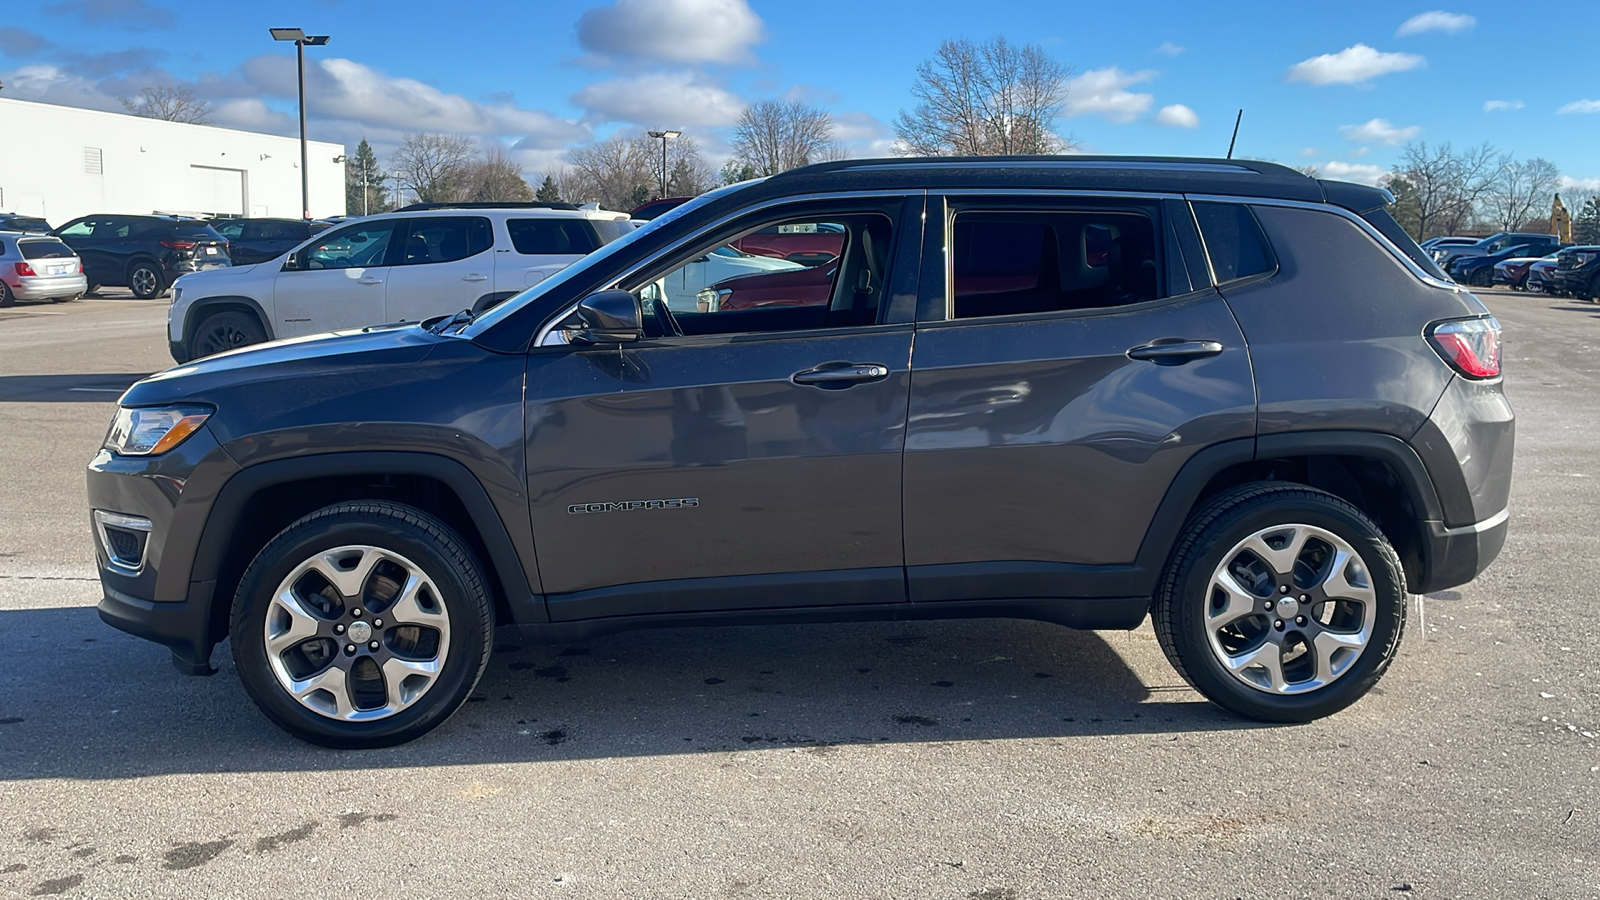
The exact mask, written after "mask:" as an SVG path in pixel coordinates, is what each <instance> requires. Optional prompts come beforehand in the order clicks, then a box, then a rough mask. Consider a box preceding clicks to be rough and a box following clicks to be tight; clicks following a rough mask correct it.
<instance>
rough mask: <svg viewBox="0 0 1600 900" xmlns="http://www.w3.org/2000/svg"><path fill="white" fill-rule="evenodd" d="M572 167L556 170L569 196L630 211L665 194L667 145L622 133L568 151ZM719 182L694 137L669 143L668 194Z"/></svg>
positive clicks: (558, 181)
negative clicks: (663, 176)
mask: <svg viewBox="0 0 1600 900" xmlns="http://www.w3.org/2000/svg"><path fill="white" fill-rule="evenodd" d="M567 155H568V157H569V158H570V159H571V160H572V168H571V169H570V170H566V171H564V172H560V173H557V174H555V176H554V177H555V181H556V185H557V189H558V190H559V191H560V193H561V197H562V199H564V200H567V201H572V202H579V203H583V202H588V201H595V202H598V203H599V204H600V205H601V206H603V207H605V208H607V209H616V210H629V209H632V208H634V207H635V206H638V205H639V204H641V203H643V202H645V201H646V200H649V199H650V198H651V197H655V196H658V195H659V194H660V193H661V144H660V143H659V142H658V141H657V140H656V139H654V138H650V137H648V136H645V135H640V136H638V137H634V138H626V137H624V136H622V135H620V134H617V135H612V136H611V137H610V138H609V139H607V140H604V141H600V142H599V143H595V144H590V145H589V146H587V147H578V148H575V149H573V150H571V151H569V152H568V154H567ZM713 184H715V175H713V173H712V171H711V168H710V167H709V166H707V165H706V163H705V160H704V159H703V158H702V157H701V156H700V145H699V144H698V143H696V142H695V140H694V138H690V137H679V138H676V139H674V140H669V141H668V142H667V193H668V194H670V195H672V196H678V197H685V196H693V195H695V194H699V193H702V192H704V191H705V190H706V189H708V188H710V187H711V186H712V185H713Z"/></svg>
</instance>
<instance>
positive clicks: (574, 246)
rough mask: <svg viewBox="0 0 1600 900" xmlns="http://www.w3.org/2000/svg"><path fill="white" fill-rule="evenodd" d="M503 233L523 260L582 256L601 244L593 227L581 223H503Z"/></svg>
mask: <svg viewBox="0 0 1600 900" xmlns="http://www.w3.org/2000/svg"><path fill="white" fill-rule="evenodd" d="M506 230H507V231H509V232H510V233H511V246H513V247H515V248H516V250H517V252H518V253H521V254H524V255H527V256H571V255H573V254H578V255H582V254H585V253H593V252H594V251H596V250H598V249H600V244H601V241H600V238H599V236H598V235H597V234H596V233H595V230H594V227H593V226H592V225H591V224H590V223H589V222H587V221H586V220H583V219H554V218H551V219H507V220H506ZM618 236H619V237H620V235H618ZM608 242H609V239H608Z"/></svg>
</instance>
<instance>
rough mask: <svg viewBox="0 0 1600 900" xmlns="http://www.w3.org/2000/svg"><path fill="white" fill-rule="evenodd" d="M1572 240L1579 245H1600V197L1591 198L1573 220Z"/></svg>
mask: <svg viewBox="0 0 1600 900" xmlns="http://www.w3.org/2000/svg"><path fill="white" fill-rule="evenodd" d="M1572 240H1573V242H1574V243H1579V244H1600V196H1595V197H1590V198H1589V199H1588V200H1587V201H1585V202H1584V204H1583V209H1581V210H1578V214H1577V215H1576V216H1574V217H1573V218H1572Z"/></svg>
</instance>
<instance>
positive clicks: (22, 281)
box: [6, 275, 89, 300]
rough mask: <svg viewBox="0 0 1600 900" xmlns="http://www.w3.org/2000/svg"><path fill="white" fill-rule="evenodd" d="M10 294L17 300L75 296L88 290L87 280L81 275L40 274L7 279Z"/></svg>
mask: <svg viewBox="0 0 1600 900" xmlns="http://www.w3.org/2000/svg"><path fill="white" fill-rule="evenodd" d="M6 283H7V284H9V285H10V286H11V294H12V296H14V297H16V298H17V299H18V300H54V299H56V298H58V297H76V296H78V295H79V294H82V293H84V292H85V291H87V290H89V280H88V279H87V278H85V277H83V276H82V275H55V276H49V275H41V276H36V277H32V278H29V277H22V278H17V279H15V280H11V279H7V280H6Z"/></svg>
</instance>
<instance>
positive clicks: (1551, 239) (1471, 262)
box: [1444, 235, 1561, 287]
mask: <svg viewBox="0 0 1600 900" xmlns="http://www.w3.org/2000/svg"><path fill="white" fill-rule="evenodd" d="M1545 237H1546V240H1542V241H1533V240H1529V242H1528V243H1525V244H1513V245H1511V246H1508V247H1505V248H1503V249H1501V250H1498V251H1495V252H1493V253H1490V252H1487V251H1474V252H1472V253H1464V254H1461V255H1459V256H1455V257H1452V258H1451V259H1450V260H1449V261H1448V262H1446V263H1445V265H1444V270H1445V272H1446V273H1447V274H1448V275H1449V276H1450V277H1451V278H1453V279H1455V281H1456V283H1458V284H1470V285H1475V286H1477V287H1488V286H1489V285H1491V284H1493V283H1494V267H1495V266H1497V265H1499V264H1500V263H1502V262H1505V261H1506V260H1508V259H1518V258H1522V257H1533V258H1535V259H1537V258H1538V257H1540V256H1546V255H1548V254H1550V253H1552V252H1554V251H1555V250H1557V249H1559V248H1560V246H1561V245H1560V243H1559V242H1558V241H1557V240H1556V238H1555V235H1546V236H1545Z"/></svg>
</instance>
